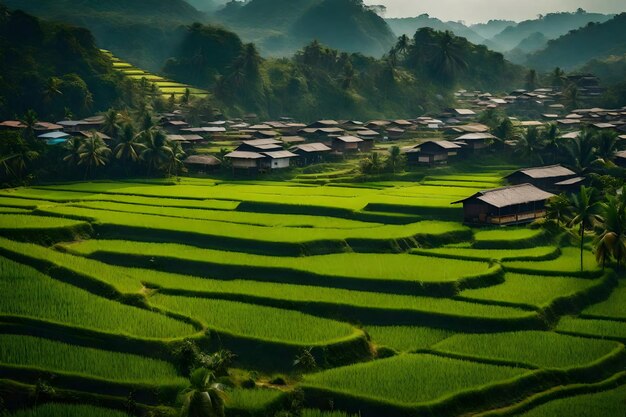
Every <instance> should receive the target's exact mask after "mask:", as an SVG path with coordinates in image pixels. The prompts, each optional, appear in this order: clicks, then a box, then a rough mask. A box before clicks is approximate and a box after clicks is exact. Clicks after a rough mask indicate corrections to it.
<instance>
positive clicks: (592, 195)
mask: <svg viewBox="0 0 626 417" xmlns="http://www.w3.org/2000/svg"><path fill="white" fill-rule="evenodd" d="M570 203H571V210H572V216H573V217H572V219H571V220H570V221H569V224H568V226H569V227H575V226H578V227H579V233H580V270H581V271H582V270H583V253H584V244H585V230H587V229H588V228H590V227H593V226H594V225H595V224H596V223H597V222H598V221H600V216H599V213H600V204H599V202H598V200H597V198H596V191H595V189H594V188H591V187H585V186H584V185H583V186H582V187H580V193H579V194H572V197H571V200H570Z"/></svg>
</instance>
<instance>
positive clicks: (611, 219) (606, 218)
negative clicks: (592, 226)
mask: <svg viewBox="0 0 626 417" xmlns="http://www.w3.org/2000/svg"><path fill="white" fill-rule="evenodd" d="M601 209H602V217H601V221H600V222H599V224H598V236H597V237H596V239H595V241H594V246H595V253H596V260H597V261H598V263H600V262H601V263H602V269H604V266H605V264H606V260H607V258H609V257H611V256H612V257H613V258H614V259H615V260H616V261H617V268H618V270H619V269H620V266H621V264H622V262H623V261H624V260H625V259H626V206H625V204H624V199H623V198H617V197H615V196H609V197H608V198H607V201H606V202H605V203H603V204H602V205H601Z"/></svg>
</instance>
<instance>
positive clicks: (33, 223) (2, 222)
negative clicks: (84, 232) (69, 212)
mask: <svg viewBox="0 0 626 417" xmlns="http://www.w3.org/2000/svg"><path fill="white" fill-rule="evenodd" d="M84 224H85V222H84V221H78V220H71V219H63V218H59V217H44V216H31V215H27V214H3V215H1V216H0V230H20V229H24V230H28V229H41V230H46V229H49V230H53V229H65V228H73V227H77V226H82V225H84Z"/></svg>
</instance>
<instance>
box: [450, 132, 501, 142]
mask: <svg viewBox="0 0 626 417" xmlns="http://www.w3.org/2000/svg"><path fill="white" fill-rule="evenodd" d="M487 139H497V138H496V137H495V136H494V135H492V134H491V133H467V134H465V135H463V136H459V137H458V138H456V139H455V140H487Z"/></svg>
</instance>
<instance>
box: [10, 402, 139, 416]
mask: <svg viewBox="0 0 626 417" xmlns="http://www.w3.org/2000/svg"><path fill="white" fill-rule="evenodd" d="M9 415H10V416H11V417H128V414H127V413H125V412H122V411H116V410H108V409H106V408H98V407H93V406H90V405H75V404H44V405H40V406H38V407H36V408H29V409H24V410H19V411H16V412H14V413H11V414H9Z"/></svg>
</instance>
